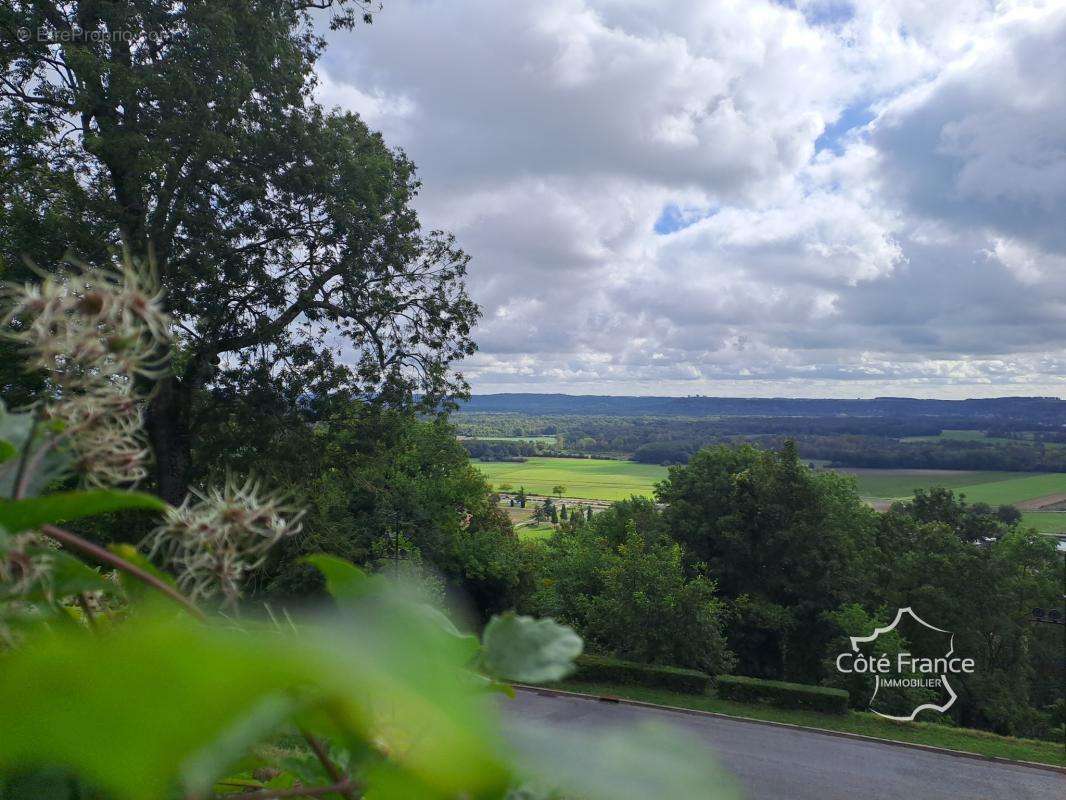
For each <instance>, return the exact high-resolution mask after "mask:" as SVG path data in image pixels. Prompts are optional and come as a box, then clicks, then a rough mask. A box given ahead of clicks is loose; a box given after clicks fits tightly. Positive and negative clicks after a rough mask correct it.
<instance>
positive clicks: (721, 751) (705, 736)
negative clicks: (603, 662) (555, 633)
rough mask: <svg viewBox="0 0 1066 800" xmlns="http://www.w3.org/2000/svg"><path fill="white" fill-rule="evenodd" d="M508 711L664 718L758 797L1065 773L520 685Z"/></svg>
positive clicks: (853, 799) (1058, 795) (1012, 781)
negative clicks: (545, 692) (521, 688)
mask: <svg viewBox="0 0 1066 800" xmlns="http://www.w3.org/2000/svg"><path fill="white" fill-rule="evenodd" d="M505 708H506V709H508V712H507V713H513V714H520V715H521V716H522V717H523V718H527V719H533V720H537V721H540V722H543V723H546V724H548V725H553V726H559V727H561V728H563V727H574V726H579V727H581V728H589V727H610V726H617V725H632V724H635V723H639V722H642V721H646V720H652V719H654V720H666V721H668V722H670V723H671V724H673V725H675V726H676V727H678V728H679V729H681V730H683V731H687V732H689V733H690V734H692V735H693V736H694V737H696V738H697V739H699V740H701V741H703V742H705V743H706V744H707V748H708V749H709V750H711V751H713V752H714V754H715V756H716V757H717V759H718V761H719V763H721V764H722V765H723V766H725V767H726V768H727V769H728V770H730V771H731V772H732V773H733V774H734V775H735V776H736V777H737V779H738V780H739V782H740V783H741V785H742V786H744V787H746V788H747V790H748V797H750V798H752V800H808V799H809V800H836V799H837V798H840V799H841V800H845V799H846V800H889V799H890V798H891V800H895V799H896V798H906V800H977V799H978V798H980V800H999V798H1004V800H1044V798H1049V799H1050V798H1054V800H1063V798H1066V775H1063V774H1061V773H1057V772H1051V771H1048V770H1041V769H1034V768H1031V767H1020V766H1015V765H1012V764H996V763H993V762H988V761H980V760H977V759H972V758H962V757H959V756H951V755H944V754H940V753H928V752H923V751H921V750H915V749H913V748H908V747H895V746H892V745H884V744H878V743H876V742H866V741H862V740H856V739H847V738H843V737H839V736H826V735H825V734H819V733H811V732H809V731H798V730H792V729H789V728H778V727H775V726H772V725H758V724H755V723H751V722H743V721H741V720H731V719H721V718H718V717H701V716H693V715H688V714H677V713H672V712H669V711H660V710H657V709H646V708H639V707H634V706H627V705H621V704H618V705H616V704H612V703H603V702H600V701H597V700H594V699H589V698H574V697H557V696H556V697H552V696H546V695H540V694H537V693H535V692H530V691H520V692H518V696H517V697H516V698H515V700H514V701H512V702H510V703H507V704H506V705H505Z"/></svg>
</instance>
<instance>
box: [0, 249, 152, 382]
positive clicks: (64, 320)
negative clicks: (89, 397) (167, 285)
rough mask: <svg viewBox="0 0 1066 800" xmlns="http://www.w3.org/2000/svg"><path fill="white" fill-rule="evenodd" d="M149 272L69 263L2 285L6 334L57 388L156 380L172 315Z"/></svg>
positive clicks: (126, 265) (129, 264)
mask: <svg viewBox="0 0 1066 800" xmlns="http://www.w3.org/2000/svg"><path fill="white" fill-rule="evenodd" d="M147 272H148V271H147V270H144V269H141V268H139V267H138V266H137V265H136V264H135V263H134V262H133V260H132V259H131V258H130V257H129V256H128V255H127V256H125V257H124V259H123V262H122V264H121V265H120V266H119V267H117V268H105V267H99V268H91V267H87V266H84V265H80V264H79V265H74V266H72V267H70V268H69V269H66V270H64V271H62V272H59V273H56V274H47V273H44V274H43V277H42V280H41V281H40V282H38V283H26V284H10V285H7V286H5V287H3V289H2V290H0V291H2V295H3V301H4V302H3V305H5V306H6V307H7V312H6V313H5V314H4V316H3V318H2V320H0V322H2V325H3V327H4V328H5V329H6V334H7V336H8V337H10V338H11V339H13V340H15V341H16V342H17V343H18V344H19V345H21V346H22V348H23V350H24V351H25V353H26V354H27V356H28V359H29V361H30V363H31V365H32V366H33V367H35V368H38V369H42V370H45V371H46V372H47V373H48V375H49V376H50V377H51V378H52V380H54V381H55V382H56V384H57V385H58V386H60V387H62V388H63V389H65V390H67V391H70V390H90V391H92V390H96V389H98V388H99V387H100V385H101V384H103V383H107V382H108V381H109V380H111V379H113V378H115V377H124V378H127V379H132V378H133V377H134V376H142V377H146V378H150V379H153V378H157V377H159V375H160V374H162V371H163V369H164V368H165V367H166V356H165V351H166V348H165V347H164V346H163V345H165V343H166V342H167V341H168V340H169V336H170V334H169V330H170V319H169V318H168V316H167V315H166V313H165V312H164V311H163V308H162V304H161V302H160V301H161V293H160V292H159V291H158V290H157V289H156V288H155V286H154V280H153V279H152V278H151V277H150V275H147V274H146V273H147Z"/></svg>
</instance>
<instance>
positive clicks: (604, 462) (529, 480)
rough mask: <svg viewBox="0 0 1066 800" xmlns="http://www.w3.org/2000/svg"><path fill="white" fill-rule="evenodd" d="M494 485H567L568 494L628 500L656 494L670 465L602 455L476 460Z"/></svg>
mask: <svg viewBox="0 0 1066 800" xmlns="http://www.w3.org/2000/svg"><path fill="white" fill-rule="evenodd" d="M471 463H472V464H473V465H474V466H475V467H477V468H478V469H479V470H481V472H482V473H484V475H485V478H486V480H488V482H489V483H491V484H492V485H493V486H499V485H500V484H501V483H509V484H511V486H512V487H514V489H516V490H517V489H518V488H519V487H520V486H522V487H525V490H526V491H527V492H530V493H532V494H547V495H550V494H551V493H552V488H553V487H555V486H558V485H561V486H565V487H566V491H565V492H564V493H563V496H564V497H578V498H585V499H588V500H624V499H626V498H627V497H629V496H630V495H634V494H636V495H643V496H645V497H651V496H652V490H653V487H654V485H655V483H656V482H658V481H661V480H662V479H663V478H665V477H666V467H660V466H657V465H655V464H638V463H636V462H635V461H612V460H609V459H602V458H530V459H529V460H527V461H524V462H511V461H476V460H475V461H472V462H471Z"/></svg>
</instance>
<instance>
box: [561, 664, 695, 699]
mask: <svg viewBox="0 0 1066 800" xmlns="http://www.w3.org/2000/svg"><path fill="white" fill-rule="evenodd" d="M574 663H575V664H577V671H576V672H575V673H574V674H573V675H572V676H571V680H578V681H585V682H587V683H622V684H632V685H637V686H647V687H649V688H652V689H669V690H670V691H672V692H684V693H686V694H706V693H707V690H708V689H709V688H710V686H711V676H710V675H708V674H707V673H705V672H700V671H698V670H694V669H681V668H679V667H660V666H656V665H654V664H637V663H635V662H633V661H620V660H619V659H616V658H607V657H605V656H590V655H583V656H578V657H577V660H576V661H575V662H574Z"/></svg>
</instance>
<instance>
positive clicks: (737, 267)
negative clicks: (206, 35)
mask: <svg viewBox="0 0 1066 800" xmlns="http://www.w3.org/2000/svg"><path fill="white" fill-rule="evenodd" d="M328 38H329V42H330V47H329V49H328V50H327V53H326V56H325V57H324V58H323V60H322V61H321V63H320V65H319V69H318V80H319V85H318V89H317V92H318V96H319V99H320V100H321V101H322V102H323V103H324V104H325V105H327V106H330V107H334V106H336V107H340V108H343V109H346V110H352V111H356V112H358V113H359V114H360V115H361V116H362V117H363V118H364V119H365V120H366V122H367V123H368V124H369V125H370V126H371V127H372V128H375V129H377V130H380V131H381V132H382V133H383V135H384V136H385V138H386V141H387V142H389V143H390V144H391V145H393V146H395V147H397V148H402V149H403V150H404V151H405V152H406V153H407V154H408V156H409V157H410V158H411V159H412V160H413V161H414V162H415V163H416V164H417V165H418V168H419V176H420V178H421V180H422V182H423V187H422V190H421V193H420V195H419V197H418V199H417V202H416V205H417V208H418V210H419V213H420V215H421V218H422V220H423V223H424V224H425V225H426V227H429V228H443V229H447V230H450V231H452V232H453V233H454V234H455V235H456V237H457V239H458V242H459V244H460V246H462V247H463V249H464V250H466V251H467V253H469V254H470V256H471V263H470V271H469V281H468V283H469V288H470V292H471V294H472V296H473V297H474V299H475V300H476V301H477V302H479V303H480V304H481V306H482V308H483V311H484V317H483V319H482V320H481V322H480V324H479V325H478V327H477V329H476V331H475V338H476V340H477V342H478V344H479V346H480V350H479V352H478V353H477V355H476V356H474V357H472V358H470V359H468V360H467V361H466V362H464V363H463V364H462V366H461V370H462V371H463V373H464V374H465V376H466V377H467V379H468V380H469V381H470V383H471V385H472V387H473V390H474V392H475V393H488V392H566V393H571V394H644V395H647V394H653V395H689V394H709V395H732V396H796V397H873V396H881V395H907V396H914V397H942V398H958V397H992V396H1007V395H1054V396H1066V80H1064V77H1063V76H1066V0H1057V2H1035V0H1034V1H1032V2H998V3H997V2H988V1H987V0H944V1H943V2H942V1H941V0H791V1H787V0H778V2H773V1H772V0H733V1H727V0H387V2H386V3H385V6H384V8H383V10H382V11H381V12H380V13H379V14H378V15H377V17H376V19H375V22H374V24H373V25H372V26H370V27H360V28H358V29H356V30H354V31H338V32H333V33H330V34H329V37H328Z"/></svg>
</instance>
